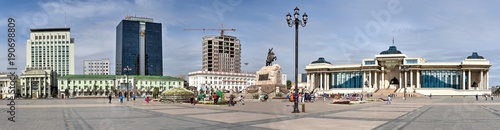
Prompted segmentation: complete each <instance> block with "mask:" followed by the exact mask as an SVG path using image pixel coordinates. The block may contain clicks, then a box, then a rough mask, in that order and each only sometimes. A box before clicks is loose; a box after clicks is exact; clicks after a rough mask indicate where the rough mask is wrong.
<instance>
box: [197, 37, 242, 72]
mask: <svg viewBox="0 0 500 130" xmlns="http://www.w3.org/2000/svg"><path fill="white" fill-rule="evenodd" d="M202 50H203V52H202V53H203V58H202V59H203V61H202V62H203V68H202V69H203V71H216V72H232V73H240V72H241V44H240V40H239V39H238V38H236V37H234V36H228V35H222V36H205V37H203V48H202Z"/></svg>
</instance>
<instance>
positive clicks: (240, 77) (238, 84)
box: [188, 71, 256, 91]
mask: <svg viewBox="0 0 500 130" xmlns="http://www.w3.org/2000/svg"><path fill="white" fill-rule="evenodd" d="M255 76H256V75H255V74H253V73H230V72H213V71H196V72H190V73H189V75H188V77H189V85H190V86H194V87H196V89H197V90H202V91H211V90H212V89H213V90H236V91H242V90H244V89H246V88H247V87H248V86H250V85H254V84H255Z"/></svg>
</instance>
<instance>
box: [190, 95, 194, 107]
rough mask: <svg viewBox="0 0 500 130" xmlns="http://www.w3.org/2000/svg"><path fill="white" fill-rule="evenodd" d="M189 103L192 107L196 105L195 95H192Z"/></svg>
mask: <svg viewBox="0 0 500 130" xmlns="http://www.w3.org/2000/svg"><path fill="white" fill-rule="evenodd" d="M189 103H191V105H194V95H191V98H189Z"/></svg>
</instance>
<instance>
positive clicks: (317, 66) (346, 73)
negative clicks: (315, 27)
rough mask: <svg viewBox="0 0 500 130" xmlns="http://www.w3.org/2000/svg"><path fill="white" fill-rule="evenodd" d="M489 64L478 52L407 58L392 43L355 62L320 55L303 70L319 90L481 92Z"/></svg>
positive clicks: (313, 85) (308, 81)
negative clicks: (444, 58) (459, 57)
mask: <svg viewBox="0 0 500 130" xmlns="http://www.w3.org/2000/svg"><path fill="white" fill-rule="evenodd" d="M490 67H491V64H490V62H489V61H488V60H486V59H485V58H484V57H483V56H480V55H479V54H478V53H477V52H473V53H472V55H470V56H467V57H466V58H465V60H463V61H462V62H427V60H426V59H425V58H421V57H408V56H406V55H405V54H404V53H402V51H400V50H398V49H397V47H396V46H394V45H392V46H389V49H388V50H384V51H381V52H380V53H379V54H378V55H375V57H374V58H368V59H362V60H361V63H358V64H346V65H338V64H332V63H330V62H328V61H326V60H325V59H324V58H323V57H320V58H318V60H316V61H313V62H311V64H309V65H307V66H306V68H305V70H306V73H307V86H311V87H308V89H310V90H312V89H314V88H317V89H319V90H320V93H322V92H326V93H361V92H362V93H384V94H386V95H387V94H389V93H399V94H401V95H407V94H420V95H430V94H432V95H476V94H481V95H482V94H491V91H489V90H488V86H489V70H490ZM379 95H380V94H379Z"/></svg>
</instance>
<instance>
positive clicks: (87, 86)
mask: <svg viewBox="0 0 500 130" xmlns="http://www.w3.org/2000/svg"><path fill="white" fill-rule="evenodd" d="M183 82H184V81H183V80H182V79H179V78H175V77H170V76H143V75H128V76H125V75H66V76H63V77H59V78H58V82H57V86H58V90H59V92H58V97H60V98H64V97H89V96H107V95H109V94H114V95H115V96H119V95H122V94H123V95H124V97H128V96H131V95H137V96H148V95H152V94H153V91H154V88H158V89H159V92H163V91H165V90H169V89H173V88H183V87H184V83H183ZM127 87H128V91H127ZM127 92H128V93H127Z"/></svg>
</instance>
